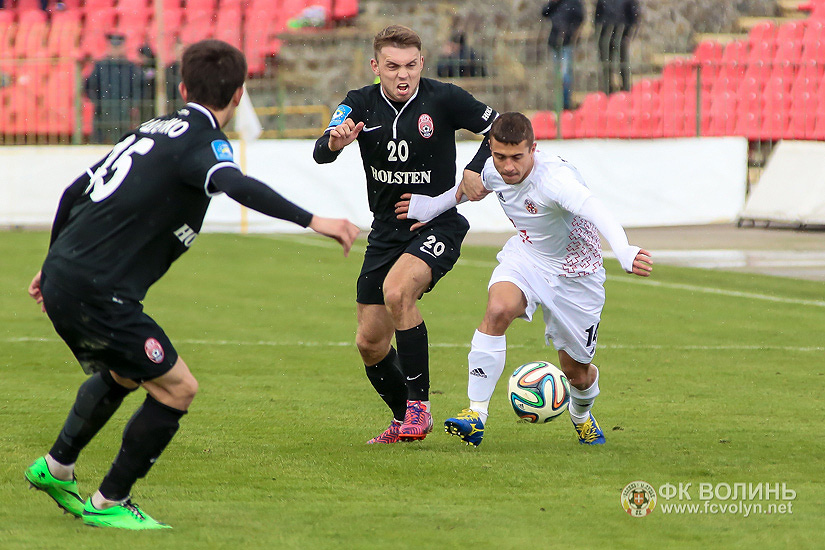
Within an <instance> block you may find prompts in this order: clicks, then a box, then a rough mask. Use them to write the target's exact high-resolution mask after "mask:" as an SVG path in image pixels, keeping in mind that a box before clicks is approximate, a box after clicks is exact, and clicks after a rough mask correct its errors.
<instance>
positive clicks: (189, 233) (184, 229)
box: [175, 224, 198, 248]
mask: <svg viewBox="0 0 825 550" xmlns="http://www.w3.org/2000/svg"><path fill="white" fill-rule="evenodd" d="M197 236H198V234H197V232H196V231H195V230H194V229H192V228H191V227H189V226H188V225H187V224H183V225H182V226H180V227H178V228H177V229H176V230H175V237H177V238H178V240H179V241H180V242H182V243H183V246H185V247H186V248H189V247H190V246H192V243H193V242H195V237H197Z"/></svg>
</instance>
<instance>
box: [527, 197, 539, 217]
mask: <svg viewBox="0 0 825 550" xmlns="http://www.w3.org/2000/svg"><path fill="white" fill-rule="evenodd" d="M524 208H526V209H527V211H528V212H529V213H531V214H538V213H539V209H538V208H536V205H535V204H533V201H531V200H530V199H524Z"/></svg>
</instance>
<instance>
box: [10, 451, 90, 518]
mask: <svg viewBox="0 0 825 550" xmlns="http://www.w3.org/2000/svg"><path fill="white" fill-rule="evenodd" d="M24 475H25V476H26V480H28V482H29V483H30V484H31V486H32V487H34V488H35V489H37V490H38V491H43V492H44V493H46V494H47V495H49V496H50V497H52V499H53V500H54V501H55V502H56V503H57V505H58V506H60V507H61V508H62V509H63V510H64V512H65V513H68V514H72V515H73V516H75V517H78V518H79V517H80V516H81V515H82V514H83V499H82V498H80V494H79V493H78V492H77V480H76V479H72V480H71V481H63V480H61V479H57V478H56V477H54V476H53V475H52V473H51V472H50V471H49V466H48V464H46V457H44V456H41V457H40V458H38V459H37V460H35V461H34V464H32V465H31V466H29V467H28V469H27V470H26V473H25V474H24Z"/></svg>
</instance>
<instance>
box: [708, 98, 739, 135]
mask: <svg viewBox="0 0 825 550" xmlns="http://www.w3.org/2000/svg"><path fill="white" fill-rule="evenodd" d="M703 123H704V121H703ZM735 126H736V95H735V94H734V93H732V92H721V93H720V94H718V95H716V96H714V97H712V98H711V105H710V109H709V112H708V119H707V125H706V126H703V128H702V134H703V135H707V136H730V135H733V131H734V129H735Z"/></svg>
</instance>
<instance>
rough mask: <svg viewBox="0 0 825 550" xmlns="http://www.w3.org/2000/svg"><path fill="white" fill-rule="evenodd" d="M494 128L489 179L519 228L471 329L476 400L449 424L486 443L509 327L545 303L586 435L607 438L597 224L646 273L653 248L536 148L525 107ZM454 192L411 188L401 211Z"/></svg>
mask: <svg viewBox="0 0 825 550" xmlns="http://www.w3.org/2000/svg"><path fill="white" fill-rule="evenodd" d="M489 135H490V138H491V139H490V148H491V150H492V157H491V158H490V159H489V160H487V163H486V164H485V166H484V170H483V171H482V174H481V176H482V182H483V184H484V188H485V190H486V191H488V192H493V193H495V194H496V196H497V197H498V199H499V203H500V204H501V207H502V209H503V210H504V213H505V214H506V215H507V217H508V218H510V221H512V222H513V225H514V226H515V227H516V230H517V234H516V235H514V236H513V237H511V238H510V239H509V240H508V241H507V243H506V244H505V245H504V247H503V248H502V250H501V251H500V252H499V253H498V255H497V256H496V259H497V260H498V262H499V265H498V266H497V267H496V268H495V269H494V270H493V274H492V276H491V277H490V283H489V285H488V291H489V295H488V299H487V310H486V312H485V314H484V319H483V321H482V322H481V325H480V326H479V327H478V329H477V330H476V331H475V334H474V335H473V339H472V345H471V349H470V354H469V356H468V359H469V383H468V390H467V394H468V397H469V398H470V406H469V408H467V409H464V410H463V411H462V412H461V413H460V414H458V415H457V416H456V417H454V418H450V419H448V420H447V421H446V422H444V428H445V430H446V431H447V433H449V434H452V435H456V436H458V437H460V438H461V439H462V440H463V441H465V442H466V443H467V444H468V445H474V446H478V445H480V444H481V440H482V437H483V436H484V423H485V422H486V421H487V414H488V406H489V403H490V398H491V397H492V395H493V390H494V389H495V386H496V383H497V382H498V379H499V378H500V377H501V374H502V372H503V371H504V362H505V355H506V349H507V344H506V339H505V336H504V333H505V331H506V330H507V328H508V327H509V326H510V324H511V323H512V322H513V321H514V320H516V319H518V318H522V319H526V320H528V321H531V320H532V318H533V314H534V313H535V311H536V309H537V307H538V306H539V305H541V306H542V310H543V313H544V322H545V327H546V329H545V339H546V341H547V342H548V343H550V342H552V343H553V346H554V347H555V348H556V350H557V351H558V354H559V363H560V366H561V369H562V371H564V373H565V375H566V376H567V378H568V379H569V380H570V405H569V411H570V418H571V420H572V421H573V425H574V426H575V428H576V432H577V434H578V437H579V443H582V444H588V445H601V444H603V443H604V442H605V439H604V434H603V433H602V430H601V428H600V427H599V424H598V422H596V419H595V418H594V417H593V413H592V412H591V408H592V407H593V402H594V401H595V399H596V396H598V395H599V369H598V368H597V367H596V366H595V365H594V364H593V363H592V360H593V356H594V355H595V353H596V339H597V336H598V328H599V321H600V319H601V312H602V308H603V307H604V299H605V293H604V281H605V270H604V267H603V262H602V254H601V241H600V238H599V232H601V234H602V235H604V237H605V238H606V239H607V241H608V243H610V247H611V248H612V249H613V252H614V253H615V254H616V257H617V258H618V260H619V263H620V264H621V266H622V268H623V269H624V270H625V271H626V272H628V273H633V274H634V275H639V276H641V277H647V276H649V275H650V273H651V271H652V269H653V261H652V259H651V255H650V252H648V251H647V250H644V249H641V248H639V247H636V246H630V245H629V244H628V242H627V235H626V234H625V232H624V229H623V228H622V227H621V225H620V224H619V223H618V222H617V221H616V219H615V218H614V217H613V216H612V215H611V214H610V212H609V211H608V210H607V209H606V208H605V207H604V205H603V204H602V202H601V201H600V200H599V199H598V198H597V197H595V196H594V195H593V193H592V192H591V191H590V190H589V189H588V188H587V185H586V184H585V183H584V180H583V179H582V177H581V175H580V174H579V172H578V171H577V170H576V168H574V167H573V166H572V165H571V164H569V163H567V162H566V161H564V160H563V159H561V158H559V157H557V156H554V155H550V154H547V153H543V152H541V151H536V144H535V141H534V134H533V128H532V126H531V124H530V121H529V120H528V119H527V117H525V116H524V115H522V114H521V113H504V114H502V115H501V116H500V117H498V118H497V119H496V121H495V122H494V123H493V126H492V128H491V130H490V134H489ZM457 198H460V199H462V200H463V199H466V196H464V193H463V190H462V188H461V187H460V186H457V187H456V188H454V189H453V190H452V191H448V192H447V193H444V194H442V195H439V196H437V197H426V196H423V195H404V196H403V197H402V199H406V200H402V201H400V202H399V203H398V205H397V209H396V212H397V214H398V217H399V218H401V219H404V218H414V219H417V220H419V221H420V222H426V221H427V220H429V219H432V218H433V217H434V216H435V215H437V214H438V213H440V212H443V211H444V210H446V209H447V208H450V207H451V206H454V205H455V204H456V202H461V201H457ZM413 227H416V226H413Z"/></svg>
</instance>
